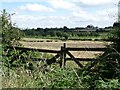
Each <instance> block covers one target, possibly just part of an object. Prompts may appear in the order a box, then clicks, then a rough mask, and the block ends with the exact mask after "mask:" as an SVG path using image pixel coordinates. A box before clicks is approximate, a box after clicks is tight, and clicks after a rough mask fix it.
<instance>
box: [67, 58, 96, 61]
mask: <svg viewBox="0 0 120 90" xmlns="http://www.w3.org/2000/svg"><path fill="white" fill-rule="evenodd" d="M76 59H77V60H78V61H94V60H96V59H95V58H76ZM66 60H67V61H71V60H72V59H71V58H66Z"/></svg>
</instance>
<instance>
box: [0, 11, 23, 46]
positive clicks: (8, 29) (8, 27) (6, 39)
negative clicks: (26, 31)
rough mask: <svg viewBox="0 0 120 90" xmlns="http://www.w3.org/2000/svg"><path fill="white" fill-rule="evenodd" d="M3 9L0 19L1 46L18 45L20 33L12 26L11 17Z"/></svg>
mask: <svg viewBox="0 0 120 90" xmlns="http://www.w3.org/2000/svg"><path fill="white" fill-rule="evenodd" d="M12 15H13V14H8V13H7V12H6V10H5V9H3V11H2V14H1V15H0V18H1V31H2V46H3V47H5V46H13V45H20V43H19V42H18V40H20V38H21V32H20V29H19V28H16V27H15V24H12V20H11V16H12Z"/></svg>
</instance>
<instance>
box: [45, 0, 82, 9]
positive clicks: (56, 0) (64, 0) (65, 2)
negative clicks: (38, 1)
mask: <svg viewBox="0 0 120 90" xmlns="http://www.w3.org/2000/svg"><path fill="white" fill-rule="evenodd" d="M74 1H75V0H74ZM47 2H48V3H49V4H51V5H52V7H53V8H56V9H64V10H71V11H78V10H82V9H81V7H79V6H77V5H76V4H75V3H74V2H72V1H71V0H47Z"/></svg>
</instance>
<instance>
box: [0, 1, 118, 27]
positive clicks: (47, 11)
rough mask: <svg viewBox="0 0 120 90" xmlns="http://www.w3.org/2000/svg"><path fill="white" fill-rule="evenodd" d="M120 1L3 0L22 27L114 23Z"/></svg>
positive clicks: (83, 25)
mask: <svg viewBox="0 0 120 90" xmlns="http://www.w3.org/2000/svg"><path fill="white" fill-rule="evenodd" d="M118 1H119V0H0V10H3V9H6V11H7V12H8V13H15V14H14V15H13V16H12V21H13V23H16V25H17V26H18V27H19V28H37V27H40V28H46V27H48V28H51V27H53V28H54V27H58V28H59V27H63V26H67V27H68V28H74V27H86V26H87V25H94V26H98V27H107V26H112V25H113V23H114V22H115V21H117V13H118V7H117V4H118Z"/></svg>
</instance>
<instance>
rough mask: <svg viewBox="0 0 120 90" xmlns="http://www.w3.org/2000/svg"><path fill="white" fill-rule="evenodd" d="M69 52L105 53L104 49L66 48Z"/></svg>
mask: <svg viewBox="0 0 120 90" xmlns="http://www.w3.org/2000/svg"><path fill="white" fill-rule="evenodd" d="M67 50H69V51H105V50H106V48H71V47H67Z"/></svg>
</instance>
